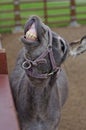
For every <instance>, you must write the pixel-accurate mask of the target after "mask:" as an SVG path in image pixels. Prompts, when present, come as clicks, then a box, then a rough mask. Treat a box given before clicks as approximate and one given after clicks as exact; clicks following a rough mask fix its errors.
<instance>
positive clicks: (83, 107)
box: [2, 26, 86, 130]
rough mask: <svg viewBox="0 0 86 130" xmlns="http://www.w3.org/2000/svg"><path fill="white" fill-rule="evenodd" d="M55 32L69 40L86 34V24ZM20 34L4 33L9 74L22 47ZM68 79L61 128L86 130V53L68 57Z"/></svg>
mask: <svg viewBox="0 0 86 130" xmlns="http://www.w3.org/2000/svg"><path fill="white" fill-rule="evenodd" d="M53 30H54V31H55V32H57V33H58V34H60V35H61V36H62V37H64V38H65V39H66V40H67V41H68V42H71V41H73V40H77V39H79V38H81V37H82V36H84V35H86V26H81V27H78V28H69V27H67V28H55V29H53ZM21 35H22V33H18V34H3V35H2V36H3V41H2V43H3V47H4V48H6V52H7V61H8V70H9V74H10V72H11V71H12V69H13V67H14V64H15V60H16V57H17V54H18V52H19V50H20V48H21V47H22V43H21V42H20V36H21ZM64 68H65V70H66V73H67V76H68V80H69V96H68V99H67V102H66V104H65V105H64V107H63V110H62V116H61V122H60V125H59V130H86V53H84V54H82V55H80V56H78V57H77V58H74V57H68V58H67V60H66V61H65V63H64Z"/></svg>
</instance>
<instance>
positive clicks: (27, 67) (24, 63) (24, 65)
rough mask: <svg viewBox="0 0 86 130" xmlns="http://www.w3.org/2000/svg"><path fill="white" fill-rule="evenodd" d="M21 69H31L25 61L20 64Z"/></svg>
mask: <svg viewBox="0 0 86 130" xmlns="http://www.w3.org/2000/svg"><path fill="white" fill-rule="evenodd" d="M22 67H23V69H25V70H28V69H30V68H31V64H30V63H28V62H27V61H24V62H23V64H22Z"/></svg>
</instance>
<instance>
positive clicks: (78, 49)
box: [69, 36, 86, 56]
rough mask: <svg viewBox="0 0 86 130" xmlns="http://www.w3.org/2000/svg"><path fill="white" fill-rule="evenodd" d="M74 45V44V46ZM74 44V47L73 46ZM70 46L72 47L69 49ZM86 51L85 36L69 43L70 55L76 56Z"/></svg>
mask: <svg viewBox="0 0 86 130" xmlns="http://www.w3.org/2000/svg"><path fill="white" fill-rule="evenodd" d="M74 45H76V46H74ZM73 46H74V47H73ZM71 47H72V48H73V49H71ZM85 51H86V36H84V37H82V38H81V40H77V41H74V42H72V43H70V52H69V54H70V55H71V56H77V55H80V54H81V53H84V52H85Z"/></svg>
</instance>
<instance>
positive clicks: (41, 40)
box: [10, 16, 68, 130]
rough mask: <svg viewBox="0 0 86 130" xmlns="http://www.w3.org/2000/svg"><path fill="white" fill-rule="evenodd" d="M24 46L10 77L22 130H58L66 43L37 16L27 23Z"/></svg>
mask: <svg viewBox="0 0 86 130" xmlns="http://www.w3.org/2000/svg"><path fill="white" fill-rule="evenodd" d="M21 41H22V42H23V44H24V47H23V48H22V50H21V51H20V53H19V56H18V59H17V62H16V66H15V68H14V70H13V72H12V74H11V77H10V84H11V88H12V93H13V98H14V102H15V107H16V110H17V113H18V118H19V122H20V127H21V130H57V129H58V124H59V121H60V117H61V109H62V106H63V105H64V103H65V101H66V99H67V96H68V82H67V78H66V74H65V72H64V70H63V69H62V68H61V64H62V63H63V61H64V60H65V59H66V56H67V53H68V44H67V42H66V41H65V40H63V38H61V37H60V36H59V35H58V34H56V33H54V32H53V31H51V29H50V28H49V27H48V26H46V25H45V24H44V23H43V22H42V21H41V20H40V18H39V17H37V16H32V17H30V19H29V20H28V21H27V22H26V24H25V28H24V36H22V37H21Z"/></svg>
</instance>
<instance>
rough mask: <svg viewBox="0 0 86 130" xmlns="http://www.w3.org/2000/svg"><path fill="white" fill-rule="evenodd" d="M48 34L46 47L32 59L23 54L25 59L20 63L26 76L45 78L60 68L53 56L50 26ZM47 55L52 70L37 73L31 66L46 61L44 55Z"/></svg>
mask: <svg viewBox="0 0 86 130" xmlns="http://www.w3.org/2000/svg"><path fill="white" fill-rule="evenodd" d="M48 34H49V43H48V47H47V49H46V50H45V51H44V52H43V53H42V54H41V55H40V56H39V57H38V58H37V59H36V60H34V61H32V60H29V59H28V58H27V57H26V55H25V61H24V62H23V64H22V67H23V68H24V69H25V70H26V73H27V75H28V76H31V77H33V78H37V79H46V78H48V77H49V76H51V75H53V74H54V73H56V72H58V71H59V70H60V67H58V66H57V65H56V62H55V59H54V56H53V50H52V32H51V30H50V28H48ZM47 55H49V58H50V62H51V65H52V71H51V72H50V73H45V74H38V73H37V72H36V71H35V69H33V66H37V65H38V64H39V63H47V61H46V59H45V57H46V56H47Z"/></svg>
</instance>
